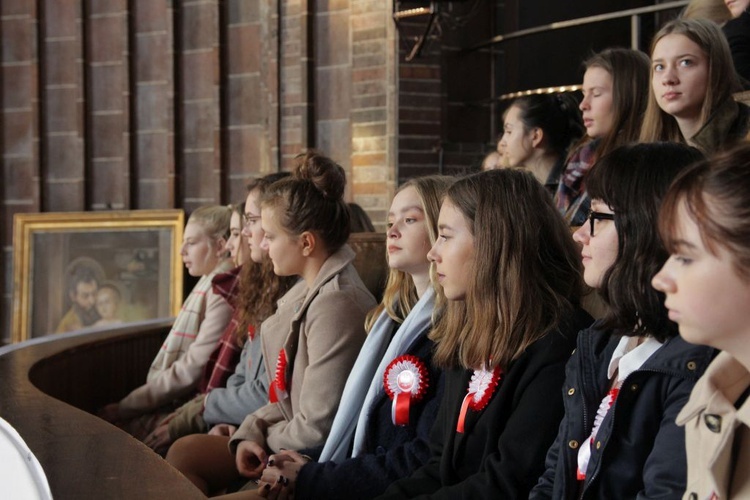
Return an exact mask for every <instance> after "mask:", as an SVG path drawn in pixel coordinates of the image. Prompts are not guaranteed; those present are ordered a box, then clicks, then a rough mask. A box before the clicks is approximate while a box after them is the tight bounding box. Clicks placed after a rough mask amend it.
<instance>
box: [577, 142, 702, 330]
mask: <svg viewBox="0 0 750 500" xmlns="http://www.w3.org/2000/svg"><path fill="white" fill-rule="evenodd" d="M702 159H703V154H702V153H701V152H700V151H698V150H697V149H695V148H692V147H689V146H685V145H683V144H677V143H669V142H658V143H648V144H634V145H629V146H620V147H618V148H615V149H614V150H612V151H611V152H610V153H609V154H607V155H605V156H603V157H602V158H601V159H600V160H599V161H598V162H597V163H596V164H595V165H594V167H593V168H592V170H591V173H590V175H589V178H588V181H587V188H588V192H589V195H590V196H591V199H592V200H601V201H602V202H604V203H606V204H607V205H608V206H609V207H610V208H611V209H612V211H613V212H614V214H615V220H614V222H615V228H616V229H617V240H618V248H617V258H616V260H615V263H614V264H613V265H612V267H610V268H609V270H607V272H606V273H605V274H604V278H603V279H602V284H601V286H600V287H599V289H598V292H599V294H600V295H601V296H602V298H603V299H604V301H605V302H606V303H607V304H608V305H609V307H610V310H609V312H608V313H607V315H606V316H605V318H604V326H605V328H612V329H616V330H618V333H621V334H623V335H629V336H635V335H639V336H640V335H649V336H652V337H654V338H655V339H657V340H659V341H660V342H663V341H665V340H666V339H668V338H670V337H673V336H675V335H677V325H676V324H675V323H673V322H671V321H669V318H668V317H667V310H666V309H665V308H664V294H663V293H661V292H657V291H656V290H655V289H654V288H653V287H652V286H651V279H652V278H653V277H654V275H655V274H656V273H657V272H658V271H659V269H661V266H662V265H664V263H665V262H666V260H667V258H668V257H669V255H668V253H667V250H666V248H665V247H664V245H663V244H662V242H661V239H660V238H659V233H658V230H657V224H658V220H659V207H660V206H661V202H662V199H663V198H664V196H665V194H666V192H667V189H668V188H669V185H670V184H671V183H672V181H673V180H674V179H675V177H677V175H678V174H679V173H680V172H681V171H683V170H685V168H686V167H688V166H689V165H691V164H693V163H695V162H697V161H700V160H702Z"/></svg>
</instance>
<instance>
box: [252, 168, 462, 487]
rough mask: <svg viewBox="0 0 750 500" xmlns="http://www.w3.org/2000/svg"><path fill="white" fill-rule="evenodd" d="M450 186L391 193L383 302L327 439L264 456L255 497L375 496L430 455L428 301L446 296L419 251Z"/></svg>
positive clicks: (421, 185) (432, 183)
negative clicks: (310, 447)
mask: <svg viewBox="0 0 750 500" xmlns="http://www.w3.org/2000/svg"><path fill="white" fill-rule="evenodd" d="M453 181H454V179H453V178H452V177H448V176H438V175H434V176H425V177H417V178H415V179H411V180H409V181H407V182H406V183H405V184H403V185H402V186H401V187H400V188H399V190H398V192H397V193H396V196H395V197H394V198H393V202H392V203H391V208H390V211H389V212H388V231H387V233H386V234H387V240H388V241H387V257H388V266H389V267H390V273H389V275H388V283H387V284H386V288H385V293H384V294H383V301H382V302H381V303H380V304H379V305H378V306H377V307H376V308H375V309H374V310H372V311H371V312H370V315H369V318H368V321H367V327H368V331H369V332H368V335H367V340H366V341H365V344H364V346H363V347H362V350H361V351H360V353H359V356H358V357H357V361H356V362H355V363H354V368H353V369H352V372H351V374H350V375H349V378H348V380H347V382H346V387H345V389H344V395H343V396H342V399H341V404H340V406H339V410H338V412H337V413H336V418H335V419H334V422H333V427H332V429H331V434H330V435H329V436H328V438H327V439H326V443H325V445H324V446H321V447H318V448H317V449H314V450H305V451H304V453H306V454H307V455H308V457H305V456H304V455H301V454H300V453H297V452H293V451H282V452H281V453H277V454H274V455H272V456H271V457H270V460H272V461H273V463H274V465H273V466H272V467H268V468H266V470H265V471H264V472H263V477H262V481H261V485H260V488H261V491H263V489H265V490H266V491H268V492H269V494H270V495H273V494H275V493H276V492H277V491H279V490H283V491H280V493H290V494H293V495H294V497H295V498H297V499H318V498H328V499H334V498H361V499H365V498H373V497H375V496H376V495H378V494H380V493H382V492H383V491H385V489H386V487H387V486H388V485H389V484H390V483H391V482H393V481H394V480H395V479H398V478H401V477H406V476H408V475H409V474H410V473H411V472H413V471H414V470H415V469H416V468H417V467H419V466H420V465H422V464H423V463H425V462H426V461H427V459H428V458H429V456H430V451H429V448H430V447H429V443H430V439H429V431H430V429H431V428H432V423H433V422H434V420H435V415H436V413H437V408H438V405H439V401H440V395H441V393H442V377H441V371H440V369H439V368H437V367H436V366H435V365H434V364H433V362H432V351H433V349H434V343H433V342H432V341H431V340H430V339H429V338H428V334H429V332H430V330H431V328H432V321H431V320H432V316H433V313H434V308H435V306H436V303H444V298H443V297H442V295H441V294H440V292H439V291H436V290H435V288H434V285H433V280H432V279H431V276H430V274H431V273H430V268H431V266H430V261H429V260H428V259H427V251H428V249H429V248H430V246H432V244H433V243H434V242H435V240H436V237H437V217H438V212H439V211H440V202H441V201H442V198H443V196H444V194H445V191H446V189H448V187H449V186H450V185H451V184H452V183H453ZM438 307H440V306H439V305H438ZM404 377H406V378H404ZM399 380H400V381H401V382H402V384H398V382H399ZM409 381H411V382H412V384H411V385H410V386H409V385H407V387H406V389H403V388H402V385H404V384H407V382H409ZM309 456H312V457H313V458H314V459H315V460H314V461H311V460H310V457H309ZM280 478H284V479H283V481H284V483H285V484H284V485H282V483H281V482H280ZM238 496H239V495H238ZM244 497H245V498H255V497H254V496H252V495H249V494H245V495H244Z"/></svg>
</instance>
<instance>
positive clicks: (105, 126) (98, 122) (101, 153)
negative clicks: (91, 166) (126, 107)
mask: <svg viewBox="0 0 750 500" xmlns="http://www.w3.org/2000/svg"><path fill="white" fill-rule="evenodd" d="M89 120H90V123H91V127H90V130H91V132H90V134H91V135H90V137H89V140H90V141H91V144H90V146H89V147H90V148H91V155H92V157H93V158H99V157H104V158H112V157H124V156H126V155H127V142H126V137H125V134H126V132H127V130H128V124H127V115H125V114H116V115H94V116H91V117H90V118H89Z"/></svg>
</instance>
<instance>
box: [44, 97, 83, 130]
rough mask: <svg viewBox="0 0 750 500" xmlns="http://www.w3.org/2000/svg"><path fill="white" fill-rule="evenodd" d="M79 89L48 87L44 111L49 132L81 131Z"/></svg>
mask: <svg viewBox="0 0 750 500" xmlns="http://www.w3.org/2000/svg"><path fill="white" fill-rule="evenodd" d="M78 95H79V89H77V88H58V89H47V91H46V101H45V103H44V104H45V107H44V113H43V114H42V119H43V120H44V121H45V124H46V129H47V132H71V131H78V132H80V131H81V128H82V121H81V120H82V115H81V104H80V103H79V102H77V99H78Z"/></svg>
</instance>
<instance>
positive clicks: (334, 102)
mask: <svg viewBox="0 0 750 500" xmlns="http://www.w3.org/2000/svg"><path fill="white" fill-rule="evenodd" d="M316 79H317V81H316V85H315V91H316V92H315V94H316V95H315V101H316V105H317V110H316V113H317V118H319V119H320V120H335V119H342V118H349V112H350V110H351V104H352V102H351V88H352V86H351V81H352V79H351V68H349V67H348V66H337V67H334V68H319V69H318V70H317V71H316Z"/></svg>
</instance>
